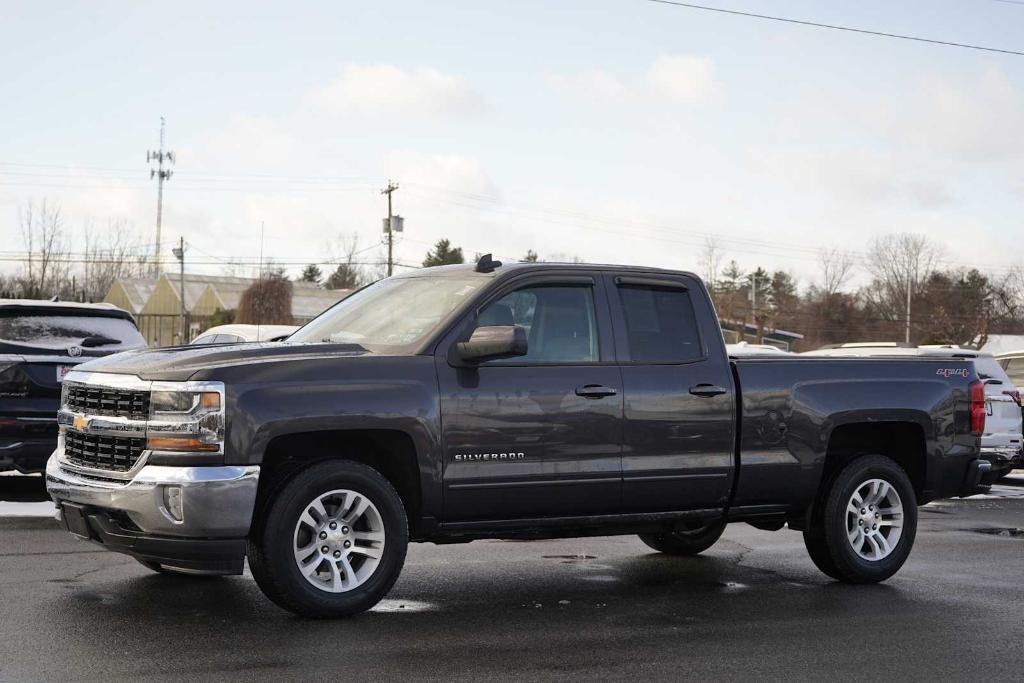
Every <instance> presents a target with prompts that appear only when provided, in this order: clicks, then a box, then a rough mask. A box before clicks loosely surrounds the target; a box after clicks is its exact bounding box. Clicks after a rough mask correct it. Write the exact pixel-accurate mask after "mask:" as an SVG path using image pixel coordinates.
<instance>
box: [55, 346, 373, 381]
mask: <svg viewBox="0 0 1024 683" xmlns="http://www.w3.org/2000/svg"><path fill="white" fill-rule="evenodd" d="M367 355H372V354H371V353H370V352H369V351H367V350H366V349H364V348H363V347H362V346H359V345H358V344H323V343H279V342H264V343H251V342H250V343H242V344H216V345H203V346H169V347H164V348H159V349H144V350H140V351H126V352H124V353H116V354H114V355H111V356H107V357H106V358H99V359H96V360H93V361H89V362H88V363H82V364H81V365H79V366H78V367H76V368H75V369H76V370H78V371H81V372H109V373H114V374H119V375H135V376H137V377H140V378H142V379H145V380H161V381H183V380H187V379H191V378H193V377H194V376H195V375H196V374H197V373H204V374H205V372H206V371H211V370H218V369H222V368H229V367H234V366H239V365H252V364H254V363H273V362H280V361H298V360H309V359H318V358H336V357H346V356H348V357H357V356H367Z"/></svg>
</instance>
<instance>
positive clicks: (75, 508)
mask: <svg viewBox="0 0 1024 683" xmlns="http://www.w3.org/2000/svg"><path fill="white" fill-rule="evenodd" d="M60 516H61V519H62V520H64V528H65V529H67V530H68V531H69V532H70V533H71V534H72V535H74V536H77V537H79V538H84V539H85V540H89V539H90V538H91V537H92V535H91V534H90V533H89V521H88V519H87V518H86V516H85V506H84V505H79V504H78V503H61V504H60Z"/></svg>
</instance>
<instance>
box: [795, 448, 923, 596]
mask: <svg viewBox="0 0 1024 683" xmlns="http://www.w3.org/2000/svg"><path fill="white" fill-rule="evenodd" d="M873 479H880V480H882V481H884V482H885V483H887V484H889V486H891V487H892V488H893V489H894V490H895V492H896V493H897V494H898V496H899V498H900V503H901V505H902V508H903V516H902V526H901V528H900V535H899V537H898V539H897V540H896V541H895V545H894V546H892V547H891V550H890V551H889V553H888V554H887V555H885V556H884V557H881V558H880V559H867V558H865V557H862V556H861V554H859V553H858V551H857V550H856V549H855V548H854V545H853V543H851V541H850V539H849V537H848V536H847V523H848V518H847V505H848V504H849V502H850V500H851V497H852V496H853V494H854V492H856V491H857V490H858V489H860V488H861V487H863V486H864V485H865V484H866V483H867V482H869V481H871V480H873ZM854 514H856V511H855V513H854ZM854 519H856V517H855V518H854ZM850 523H851V524H852V521H850ZM880 526H881V525H880ZM865 528H866V527H865ZM879 533H882V531H881V530H879ZM886 533H887V534H889V536H888V537H887V538H892V535H893V531H892V529H891V528H890V529H889V530H888V531H887V532H886ZM916 534H917V497H916V495H915V494H914V487H913V486H912V485H911V483H910V479H909V478H908V477H907V473H906V472H904V471H903V468H902V467H900V466H899V465H898V464H896V463H895V462H894V461H893V460H892V459H890V458H887V457H885V456H882V455H865V456H861V457H859V458H857V459H856V460H853V461H851V462H850V463H849V464H847V465H846V467H844V468H843V469H842V471H840V472H839V474H838V475H837V476H836V477H835V478H834V479H833V480H832V482H831V486H830V487H829V489H828V492H827V493H826V494H825V496H824V500H823V503H822V509H821V513H820V515H816V520H815V523H814V525H813V526H812V528H811V529H809V530H807V531H805V532H804V545H805V546H806V547H807V552H808V553H809V554H810V556H811V560H812V561H813V562H814V564H815V566H817V567H818V569H820V570H821V571H822V572H824V573H825V574H827V575H829V576H831V577H832V578H834V579H837V580H839V581H843V582H845V583H878V582H879V581H884V580H886V579H888V578H889V577H890V576H892V575H893V574H895V573H896V572H897V571H899V569H900V567H902V566H903V563H904V562H906V560H907V557H908V556H909V555H910V551H911V549H912V548H913V546H914V538H915V536H916ZM859 545H862V546H863V548H865V549H870V548H871V545H870V544H868V543H867V542H866V541H862V542H861V544H859Z"/></svg>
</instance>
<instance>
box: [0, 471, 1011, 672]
mask: <svg viewBox="0 0 1024 683" xmlns="http://www.w3.org/2000/svg"><path fill="white" fill-rule="evenodd" d="M14 480H18V483H11V482H13V481H14ZM26 481H28V482H29V483H25V482H26ZM40 489H41V482H40V481H39V480H36V481H35V482H32V481H30V480H27V479H26V478H21V477H19V478H8V477H0V501H7V502H8V503H10V504H9V505H5V506H4V507H3V508H0V680H4V681H7V680H11V681H30V680H104V681H107V680H121V679H132V680H172V679H173V680H181V679H193V680H196V679H201V680H236V679H239V678H241V677H245V678H247V679H253V680H268V679H273V680H276V681H291V680H303V681H319V680H328V679H333V680H341V679H346V680H391V679H394V680H398V679H405V680H409V679H413V680H424V679H427V680H439V679H446V680H480V679H484V678H488V679H550V678H562V679H564V678H590V679H593V678H600V679H612V680H623V679H636V678H638V677H645V678H656V679H676V680H678V679H680V678H687V679H715V680H720V679H752V678H757V679H761V680H765V679H769V680H776V679H779V680H781V679H789V680H793V679H797V680H803V679H815V680H821V679H823V678H829V679H834V680H846V679H849V680H857V681H861V680H864V679H866V678H875V679H877V678H881V677H886V678H896V677H900V678H911V679H922V678H926V677H928V678H933V677H939V676H941V677H956V678H971V679H980V678H984V679H989V680H992V679H1007V680H1010V679H1016V680H1020V678H1021V675H1022V674H1021V671H1022V669H1024V647H1022V642H1024V536H1021V535H1020V532H1019V530H1020V529H1022V528H1024V495H1022V494H1024V476H1018V477H1016V478H1015V480H1013V481H1011V482H1010V483H1009V485H1007V486H1000V487H997V488H996V489H995V490H994V492H993V494H992V495H990V496H986V497H982V498H976V499H970V500H966V501H947V502H941V503H937V504H933V505H930V506H928V507H926V508H924V509H923V510H922V513H921V526H920V530H919V532H918V537H917V544H916V547H915V549H914V552H913V553H912V555H911V557H910V560H909V561H908V563H907V564H906V566H905V567H904V568H903V570H902V571H901V572H900V573H899V574H897V575H896V576H895V577H894V578H893V579H891V580H890V581H888V582H886V583H885V584H882V585H878V586H846V585H841V584H837V583H835V582H833V581H831V580H829V579H828V578H827V577H825V576H823V575H822V574H820V573H818V572H817V570H816V569H815V568H814V566H813V565H812V564H811V562H810V560H809V559H808V558H807V555H806V553H805V551H804V548H803V543H802V540H801V537H800V535H799V534H798V533H796V532H791V531H779V532H774V533H773V532H763V531H758V530H756V529H753V528H751V527H749V526H747V525H744V524H740V525H733V526H731V527H730V528H729V529H728V530H727V531H726V534H725V536H724V537H723V539H722V540H721V541H720V542H719V543H718V544H717V545H716V546H715V547H714V548H712V549H711V550H709V551H708V552H707V553H706V554H705V555H703V556H701V557H697V558H689V559H679V558H670V557H665V556H661V555H658V554H657V553H653V552H651V551H650V549H649V548H647V547H646V546H645V545H643V544H642V543H641V542H640V541H639V540H638V539H637V538H635V537H632V536H622V537H604V538H588V539H572V540H559V541H532V542H505V541H478V542H475V543H471V544H467V545H455V546H434V545H429V544H418V545H413V546H411V547H410V550H409V558H408V562H407V564H406V567H405V570H404V572H403V574H402V577H401V578H400V579H399V581H398V583H397V585H396V586H395V588H394V590H393V591H392V593H391V595H390V596H389V598H388V600H386V601H385V602H384V603H381V605H379V606H378V607H377V608H376V609H375V610H374V611H373V612H371V613H368V614H366V615H363V616H361V617H357V618H354V619H350V620H346V621H333V622H325V621H308V620H303V619H299V618H296V617H293V616H291V615H290V614H288V613H286V612H283V611H281V610H280V609H278V608H277V607H275V606H274V605H273V604H271V603H270V602H268V601H267V600H266V599H265V598H264V597H263V596H262V594H261V593H260V592H259V590H258V589H257V588H256V586H255V584H254V583H253V581H252V579H251V578H250V577H249V576H247V575H246V576H242V577H233V578H198V577H197V578H191V577H181V576H173V575H157V574H153V573H151V572H149V571H148V570H146V569H145V568H143V567H142V566H140V565H138V564H137V563H135V562H134V561H133V560H131V559H130V558H127V557H124V556H121V555H115V554H112V553H108V552H106V551H103V550H102V549H100V548H97V547H95V546H92V545H90V544H87V543H84V542H80V541H76V540H74V539H73V538H71V537H69V536H68V535H67V534H65V533H64V532H63V531H61V530H59V529H58V528H57V526H56V524H55V523H54V522H53V520H52V519H48V518H44V517H26V516H18V517H13V516H7V515H8V514H10V512H9V511H10V510H11V509H12V506H17V505H19V504H26V503H28V504H31V503H32V502H33V501H35V502H38V501H40V500H42V496H41V494H40V493H39V491H40ZM33 491H34V493H33ZM0 504H2V503H0ZM42 509H45V505H44V506H43V508H42ZM5 510H6V511H7V513H5V512H4V511H5Z"/></svg>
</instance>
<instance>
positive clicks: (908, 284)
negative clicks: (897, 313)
mask: <svg viewBox="0 0 1024 683" xmlns="http://www.w3.org/2000/svg"><path fill="white" fill-rule="evenodd" d="M910 275H911V273H910V268H909V266H908V267H907V332H906V337H905V339H904V341H906V342H907V343H908V344H909V343H910V293H911V292H912V291H913V282H912V280H911V278H910Z"/></svg>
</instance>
